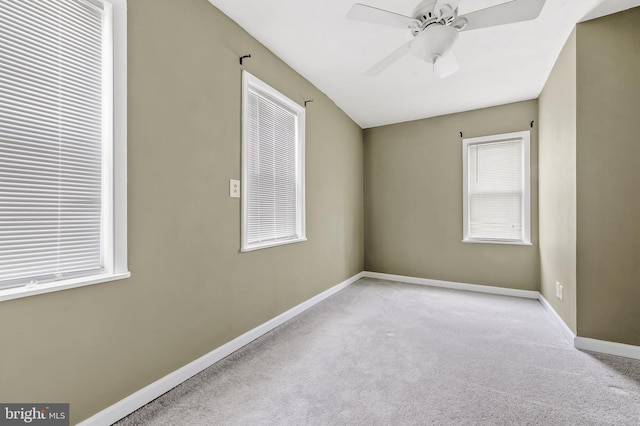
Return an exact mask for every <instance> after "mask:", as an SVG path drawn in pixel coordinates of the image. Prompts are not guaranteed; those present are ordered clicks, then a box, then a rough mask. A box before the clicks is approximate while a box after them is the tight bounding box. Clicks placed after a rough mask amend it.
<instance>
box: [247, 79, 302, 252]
mask: <svg viewBox="0 0 640 426" xmlns="http://www.w3.org/2000/svg"><path fill="white" fill-rule="evenodd" d="M249 88H253V89H254V90H257V91H260V92H262V93H264V94H265V96H267V97H270V98H272V99H274V100H275V101H277V102H280V103H281V104H283V105H286V106H287V108H289V109H290V110H292V111H293V112H294V113H295V114H296V115H297V123H298V125H297V126H296V127H297V135H296V143H297V146H298V155H297V159H296V167H297V169H298V170H297V172H298V173H299V177H300V179H299V182H298V188H297V196H298V200H299V202H298V209H297V220H296V224H297V234H298V238H295V239H290V240H283V241H275V242H266V243H253V244H249V242H248V240H247V232H246V231H247V222H248V217H247V216H248V215H247V210H246V209H247V205H248V204H247V201H248V196H249V194H248V190H247V187H248V185H246V182H248V167H247V161H248V158H247V155H246V153H247V152H248V146H249V138H248V136H249V132H248V129H247V126H248V124H249V108H247V107H246V106H247V105H249ZM305 128H306V126H305V109H304V108H303V107H302V106H301V105H299V104H297V103H295V102H294V101H292V100H291V99H289V98H288V97H286V96H285V95H283V94H282V93H280V92H279V91H277V90H276V89H274V88H273V87H271V86H269V85H268V84H267V83H265V82H264V81H262V80H260V79H259V78H257V77H256V76H254V75H252V74H251V73H249V72H248V71H246V70H243V71H242V185H241V190H242V198H241V200H242V209H241V210H242V224H241V228H242V230H241V234H242V235H241V244H240V251H241V252H249V251H254V250H260V249H264V248H269V247H276V246H281V245H286V244H293V243H299V242H302V241H307V236H306V213H305V167H304V163H305V131H304V129H305Z"/></svg>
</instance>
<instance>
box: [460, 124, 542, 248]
mask: <svg viewBox="0 0 640 426" xmlns="http://www.w3.org/2000/svg"><path fill="white" fill-rule="evenodd" d="M463 163H464V209H463V210H464V241H467V242H502V243H519V244H523V243H524V244H528V243H529V241H530V236H529V234H530V231H529V132H528V131H526V132H517V133H509V134H504V135H495V136H487V137H481V138H472V139H464V141H463Z"/></svg>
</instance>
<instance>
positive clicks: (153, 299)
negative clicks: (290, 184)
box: [0, 0, 363, 423]
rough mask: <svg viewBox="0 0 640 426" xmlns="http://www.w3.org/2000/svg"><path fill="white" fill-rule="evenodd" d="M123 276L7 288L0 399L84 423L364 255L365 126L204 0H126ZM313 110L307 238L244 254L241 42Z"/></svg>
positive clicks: (251, 65) (339, 274)
mask: <svg viewBox="0 0 640 426" xmlns="http://www.w3.org/2000/svg"><path fill="white" fill-rule="evenodd" d="M128 3H129V25H128V29H129V52H128V53H129V54H128V56H129V73H128V77H129V140H128V149H129V163H128V167H129V197H128V198H129V212H128V217H129V265H130V270H131V273H132V277H131V278H130V279H128V280H123V281H118V282H112V283H106V284H99V285H94V286H89V287H83V288H78V289H72V290H66V291H61V292H56V293H51V294H47V295H40V296H33V297H27V298H23V299H18V300H12V301H7V302H2V304H1V306H0V323H1V324H3V326H2V327H1V328H0V342H2V350H0V401H3V402H29V401H33V402H37V401H40V402H42V401H56V402H70V403H71V422H72V423H75V422H78V421H80V420H82V419H84V418H86V417H88V416H90V415H92V414H94V413H96V412H97V411H99V410H101V409H103V408H105V407H107V406H109V405H111V404H113V403H115V402H117V401H119V400H121V399H122V398H124V397H126V396H128V395H129V394H131V393H133V392H135V391H137V390H139V389H141V388H142V387H144V386H146V385H148V384H149V383H151V382H153V381H155V380H157V379H159V378H161V377H163V376H164V375H166V374H168V373H170V372H172V371H174V370H176V369H177V368H179V367H182V366H183V365H185V364H187V363H188V362H190V361H192V360H194V359H196V358H197V357H199V356H201V355H203V354H205V353H207V352H209V351H211V350H213V349H215V348H216V347H219V346H221V345H222V344H224V343H226V342H228V341H229V340H231V339H233V338H235V337H237V336H238V335H240V334H242V333H244V332H246V331H247V330H250V329H251V328H253V327H255V326H257V325H259V324H261V323H263V322H265V321H267V320H269V319H271V318H273V317H274V316H276V315H278V314H280V313H282V312H283V311H285V310H287V309H289V308H291V307H292V306H294V305H296V304H298V303H300V302H302V301H304V300H306V299H308V298H310V297H312V296H314V295H316V294H318V293H320V292H322V291H323V290H325V289H327V288H329V287H331V286H333V285H335V284H338V283H339V282H341V281H343V280H345V279H346V278H348V277H350V276H352V275H354V274H356V273H358V272H360V271H362V269H363V233H362V232H363V219H362V218H363V201H362V193H363V177H362V176H363V169H362V167H363V166H362V130H361V129H360V128H359V127H358V126H357V125H356V124H355V123H354V122H352V121H351V120H350V119H349V118H348V117H347V116H346V115H345V114H344V113H343V112H342V111H341V110H340V109H338V108H337V107H336V106H335V105H334V104H333V103H332V102H331V101H330V100H329V99H328V98H327V97H326V96H324V95H323V94H322V93H321V92H319V91H318V90H317V89H316V88H315V87H314V86H312V85H311V84H310V83H309V82H307V81H306V80H304V79H303V78H301V77H300V76H299V75H298V74H297V73H295V72H294V71H293V70H292V69H291V68H289V67H288V66H286V65H285V64H284V63H283V62H282V61H280V60H279V59H278V58H276V57H275V56H274V55H273V54H272V53H271V52H269V51H268V50H267V49H265V48H264V47H263V46H262V45H260V44H259V43H257V42H256V41H255V40H254V39H253V38H251V37H250V36H249V35H248V34H247V33H246V32H245V31H244V30H242V29H241V28H240V27H238V26H237V25H236V24H234V23H233V22H232V21H231V20H230V19H228V18H227V17H226V16H224V15H223V14H222V13H221V12H219V11H218V10H217V9H215V8H214V7H213V6H212V5H211V4H210V3H208V2H207V1H206V0H180V1H178V0H129V2H128ZM246 53H250V54H251V55H252V58H251V59H250V60H248V61H247V62H246V69H247V70H249V71H250V72H251V73H253V74H254V75H256V76H257V77H259V78H261V79H263V80H264V81H266V82H268V83H269V84H271V85H272V86H273V87H275V88H276V89H278V90H280V91H281V92H283V93H284V94H286V95H287V96H289V97H290V98H291V99H293V100H294V101H297V102H299V103H302V102H303V100H304V99H310V98H312V99H314V102H313V103H312V104H310V105H309V107H308V109H307V132H306V178H307V179H306V200H307V237H308V241H307V242H303V243H297V244H291V245H287V246H280V247H276V248H270V249H265V250H258V251H254V252H250V253H244V254H241V253H239V247H240V202H239V200H238V199H231V198H229V196H228V191H229V189H228V188H229V178H239V177H240V146H241V139H240V138H241V135H240V104H241V68H240V67H239V64H238V57H239V56H240V55H243V54H246Z"/></svg>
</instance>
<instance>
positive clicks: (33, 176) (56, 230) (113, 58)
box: [0, 0, 129, 300]
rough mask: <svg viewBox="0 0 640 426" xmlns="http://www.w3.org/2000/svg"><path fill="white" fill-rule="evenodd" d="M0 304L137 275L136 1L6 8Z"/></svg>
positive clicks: (1, 8)
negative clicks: (132, 150) (132, 45)
mask: <svg viewBox="0 0 640 426" xmlns="http://www.w3.org/2000/svg"><path fill="white" fill-rule="evenodd" d="M0 61H1V62H2V66H1V67H0V300H6V299H12V298H15V297H22V296H27V295H31V294H38V293H44V292H48V291H54V290H59V289H63V288H70V287H77V286H80V285H86V284H94V283H97V282H103V281H109V280H113V279H117V278H124V277H126V276H128V275H129V274H128V272H127V264H126V127H125V126H126V124H125V123H126V3H125V0H40V1H19V0H11V1H2V2H0Z"/></svg>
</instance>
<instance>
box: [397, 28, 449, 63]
mask: <svg viewBox="0 0 640 426" xmlns="http://www.w3.org/2000/svg"><path fill="white" fill-rule="evenodd" d="M457 39H458V30H457V29H455V28H452V27H450V26H447V25H432V26H429V27H427V28H425V29H424V31H422V32H421V33H420V34H418V35H417V36H416V37H415V38H414V39H413V40H412V41H411V45H410V46H409V50H410V51H411V53H413V54H414V55H416V56H417V57H419V58H420V59H422V60H424V61H427V62H428V63H430V64H433V63H435V61H436V60H437V59H438V58H441V57H443V56H445V55H446V54H447V53H449V51H451V48H452V47H453V44H454V43H455V42H456V40H457Z"/></svg>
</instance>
